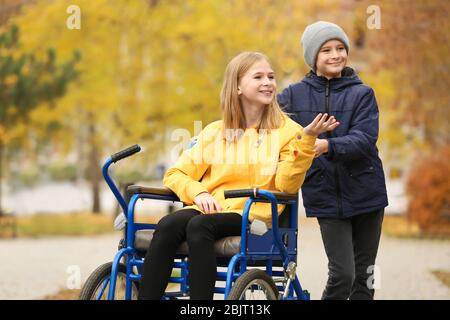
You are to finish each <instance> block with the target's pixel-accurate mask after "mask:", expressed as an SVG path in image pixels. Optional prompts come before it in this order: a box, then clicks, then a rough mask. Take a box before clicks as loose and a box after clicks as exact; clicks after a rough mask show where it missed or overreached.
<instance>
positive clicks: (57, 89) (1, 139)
mask: <svg viewBox="0 0 450 320" xmlns="http://www.w3.org/2000/svg"><path fill="white" fill-rule="evenodd" d="M18 41H19V31H18V28H17V27H16V26H15V25H13V26H11V27H10V29H8V30H7V31H5V32H4V33H0V181H1V179H2V177H3V175H2V172H3V163H2V161H1V160H2V159H3V153H4V149H5V145H6V144H8V142H9V135H8V133H9V131H10V129H11V128H14V127H15V126H16V125H17V123H18V122H19V121H24V122H27V121H28V115H29V113H30V112H31V111H32V110H33V108H35V107H36V106H37V105H39V104H40V103H43V102H46V103H48V104H49V105H50V106H53V105H54V103H55V101H54V100H55V98H57V97H60V96H62V95H63V94H64V93H65V89H66V87H67V84H68V82H70V81H71V80H73V79H74V78H75V77H76V75H77V74H76V72H75V70H74V64H75V63H76V61H77V60H78V56H76V55H75V56H74V57H73V59H72V60H70V61H68V62H66V63H64V64H61V65H57V64H56V53H55V51H54V50H52V49H48V50H47V56H46V57H45V59H43V60H39V59H36V58H35V57H34V55H33V54H29V53H22V54H19V55H18V54H17V53H16V52H17V49H18V47H19V42H18ZM1 200H2V188H1V184H0V215H1V214H2V212H3V210H2V202H1Z"/></svg>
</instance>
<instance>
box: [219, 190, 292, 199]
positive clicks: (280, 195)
mask: <svg viewBox="0 0 450 320" xmlns="http://www.w3.org/2000/svg"><path fill="white" fill-rule="evenodd" d="M260 191H264V190H260V189H259V188H252V189H236V190H225V191H224V196H225V199H230V198H248V197H253V198H259V197H260ZM269 192H270V193H272V195H273V196H274V197H275V198H276V199H277V201H278V202H283V201H291V200H297V199H298V194H296V193H285V192H279V191H269Z"/></svg>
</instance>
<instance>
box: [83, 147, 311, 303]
mask: <svg viewBox="0 0 450 320" xmlns="http://www.w3.org/2000/svg"><path fill="white" fill-rule="evenodd" d="M140 150H141V148H140V146H139V145H134V146H132V147H130V148H128V149H125V150H122V151H120V152H118V153H116V154H114V155H112V156H110V157H108V159H106V161H105V163H104V165H103V168H102V172H103V177H104V179H105V181H106V183H107V184H108V186H109V188H110V189H111V191H112V192H113V194H114V196H115V198H116V199H117V201H118V202H119V204H120V206H121V208H122V209H123V212H124V214H125V215H126V220H124V221H123V222H124V225H123V230H124V236H123V238H122V239H121V240H120V242H119V248H118V252H117V253H116V255H115V257H114V259H113V261H112V262H108V263H105V264H103V265H101V266H99V267H98V268H97V269H96V270H95V271H94V272H93V273H92V274H91V275H90V276H89V277H88V279H87V281H86V282H85V284H84V286H83V288H82V289H81V293H80V296H79V299H81V300H114V299H117V300H119V299H125V300H131V299H136V298H137V296H138V291H139V281H140V279H141V275H142V271H143V264H144V257H145V254H146V250H147V248H148V247H149V244H150V242H151V239H152V236H153V232H154V230H155V227H156V225H155V224H147V223H135V221H134V211H135V206H136V202H137V201H138V200H139V199H142V200H144V199H153V200H160V201H171V202H179V201H180V200H179V199H178V197H177V196H176V195H175V193H173V192H172V191H171V190H170V189H168V188H155V187H144V186H137V185H131V186H128V188H127V192H128V197H127V195H125V196H124V195H122V194H121V193H120V192H119V190H118V188H117V186H116V184H115V183H114V181H113V180H112V178H111V177H110V175H109V172H108V171H109V167H110V166H111V165H112V164H113V163H116V162H118V161H120V160H122V159H124V158H127V157H129V156H131V155H133V154H135V153H137V152H139V151H140ZM224 196H225V198H241V197H245V198H248V199H247V201H246V203H245V207H244V210H243V214H242V229H241V235H240V236H229V237H225V238H222V239H219V240H217V241H216V243H215V245H214V247H215V252H216V256H217V267H218V271H217V276H216V284H215V289H214V292H215V293H217V294H223V295H224V299H226V300H309V299H310V295H309V293H308V291H307V290H303V289H302V287H301V285H300V281H299V279H298V276H297V274H296V269H297V263H296V261H297V235H298V234H297V223H298V221H297V217H298V212H297V208H298V195H297V194H286V193H282V192H273V191H267V190H260V189H257V188H255V189H242V190H227V191H225V195H224ZM125 198H129V200H128V201H127V200H126V199H125ZM254 202H265V203H270V204H271V208H272V228H271V229H267V227H266V226H265V224H264V223H262V222H261V221H258V220H255V221H254V222H253V223H252V224H250V223H249V221H248V216H249V212H250V207H251V205H252V204H253V203H254ZM277 204H284V205H286V206H285V209H284V211H283V212H282V214H281V215H280V216H278V212H277ZM116 221H117V219H116ZM258 223H259V228H254V226H255V225H258ZM261 224H263V225H264V226H263V228H261ZM258 229H259V230H258ZM255 230H256V231H255ZM219 269H222V270H223V269H225V270H226V271H219ZM176 271H178V272H176ZM188 274H189V248H188V246H187V243H186V242H184V243H182V244H181V245H180V247H179V248H178V250H177V255H176V257H175V260H174V263H173V272H172V275H171V277H170V279H169V286H168V287H172V286H174V285H171V284H175V287H178V285H179V289H178V288H177V289H176V290H175V291H167V289H166V292H165V293H164V296H163V299H165V300H172V299H187V298H188V297H189V283H188ZM218 283H222V284H223V283H224V286H223V285H222V286H219V285H218Z"/></svg>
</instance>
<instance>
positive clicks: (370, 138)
mask: <svg viewBox="0 0 450 320" xmlns="http://www.w3.org/2000/svg"><path fill="white" fill-rule="evenodd" d="M378 116H379V113H378V105H377V101H376V99H375V95H374V92H373V90H372V89H370V91H369V92H368V93H367V94H366V95H364V96H363V97H362V98H361V101H360V102H359V104H358V107H357V108H356V110H355V112H354V114H353V117H352V119H351V123H350V126H349V132H348V134H347V135H345V136H342V137H333V138H328V144H329V146H328V154H327V155H326V157H327V158H328V159H330V160H332V161H349V160H356V159H358V158H361V157H364V156H365V155H367V154H368V153H370V150H371V149H372V148H373V147H374V146H375V144H376V142H377V139H378V119H379V117H378ZM338 120H339V119H338Z"/></svg>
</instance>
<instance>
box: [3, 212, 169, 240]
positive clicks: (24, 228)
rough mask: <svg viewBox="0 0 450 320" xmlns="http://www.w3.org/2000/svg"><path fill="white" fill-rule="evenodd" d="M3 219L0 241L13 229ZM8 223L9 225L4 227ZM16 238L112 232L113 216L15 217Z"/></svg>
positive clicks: (153, 220) (152, 219)
mask: <svg viewBox="0 0 450 320" xmlns="http://www.w3.org/2000/svg"><path fill="white" fill-rule="evenodd" d="M160 216H161V215H159V216H158V215H156V216H153V217H151V216H144V215H142V217H141V216H138V217H137V218H136V222H139V223H156V222H157V221H158V219H159V217H160ZM1 219H5V220H4V221H3V222H4V223H3V226H2V227H1V228H0V239H1V238H11V237H12V236H13V231H12V230H13V229H12V227H11V225H10V222H11V221H12V220H11V218H9V217H8V218H1ZM5 223H9V225H5ZM15 224H16V227H15V228H16V231H15V233H16V237H18V238H30V237H31V238H38V237H51V236H89V235H99V234H105V233H111V232H114V227H113V216H111V215H105V214H93V213H90V212H82V213H64V214H35V215H32V216H27V217H20V216H19V217H16V218H15Z"/></svg>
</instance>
